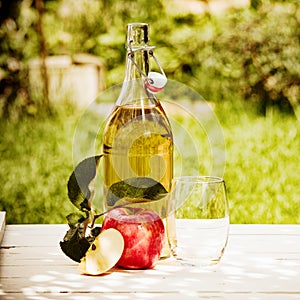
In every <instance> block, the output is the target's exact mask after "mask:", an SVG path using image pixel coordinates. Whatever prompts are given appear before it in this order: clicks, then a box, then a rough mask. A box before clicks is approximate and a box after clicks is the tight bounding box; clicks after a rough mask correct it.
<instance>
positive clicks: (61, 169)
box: [0, 104, 300, 223]
mask: <svg viewBox="0 0 300 300" xmlns="http://www.w3.org/2000/svg"><path fill="white" fill-rule="evenodd" d="M215 111H216V114H217V116H218V119H219V121H220V124H221V127H222V130H223V134H224V139H225V144H226V169H225V173H224V178H225V180H226V184H227V189H228V198H229V203H230V216H231V222H232V223H300V205H299V199H300V198H299V191H300V190H299V182H300V174H299V156H300V137H299V123H298V122H297V120H296V119H295V118H293V117H292V116H285V115H282V114H278V113H273V114H272V113H270V114H268V115H267V116H266V117H265V118H264V117H258V116H256V115H255V113H252V112H251V111H250V110H248V109H244V108H243V107H241V108H240V109H236V108H235V109H233V106H230V105H225V104H222V105H221V104H217V105H216V107H215ZM78 119H79V116H78V114H74V115H70V114H69V113H67V114H66V115H64V112H62V113H61V114H60V115H54V116H52V117H48V118H44V119H41V118H24V119H23V120H22V121H20V122H18V123H13V122H8V121H5V120H0V128H1V132H2V134H1V137H0V153H1V162H0V183H1V196H0V210H5V211H6V212H7V223H65V222H66V219H65V216H66V214H68V213H69V212H71V211H72V210H73V208H72V204H71V203H70V202H69V200H68V198H67V190H66V183H67V180H68V177H69V175H70V174H71V172H72V170H73V157H72V155H73V136H74V132H75V129H76V125H77V122H78ZM178 122H181V124H184V126H187V130H188V131H190V132H193V130H194V129H193V128H194V125H193V122H192V121H190V120H187V119H184V118H183V119H181V120H180V118H179V119H178ZM195 134H196V135H197V134H199V133H195ZM87 135H88V133H87ZM175 138H176V137H175ZM177 140H179V141H180V140H181V138H180V137H177ZM199 140H200V139H199ZM184 142H185V141H184V139H183V140H182V143H183V145H182V146H180V147H183V148H184V147H185V145H184ZM195 145H196V147H201V143H200V144H199V143H195ZM187 148H188V147H187ZM203 149H205V151H206V150H207V145H203ZM205 151H204V154H205V153H206V152H205ZM186 153H187V157H188V151H187V152H186ZM180 159H181V160H182V159H185V157H181V158H180ZM176 162H178V158H177V159H176ZM189 163H191V164H192V163H193V160H190V161H189ZM205 164H207V165H205ZM175 167H176V166H175ZM184 168H185V166H184ZM209 168H210V163H209V162H208V163H207V162H206V163H204V166H203V169H202V170H201V168H200V171H201V172H206V171H207V170H209ZM175 169H176V168H175ZM185 171H186V168H185ZM185 217H188V215H186V216H185Z"/></svg>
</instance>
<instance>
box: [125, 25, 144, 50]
mask: <svg viewBox="0 0 300 300" xmlns="http://www.w3.org/2000/svg"><path fill="white" fill-rule="evenodd" d="M148 42H149V34H148V24H147V23H129V24H127V35H126V47H127V48H128V47H130V48H133V49H134V48H136V47H141V46H142V47H143V46H147V45H148Z"/></svg>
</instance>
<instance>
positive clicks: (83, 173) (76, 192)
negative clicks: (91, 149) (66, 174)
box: [68, 155, 102, 211]
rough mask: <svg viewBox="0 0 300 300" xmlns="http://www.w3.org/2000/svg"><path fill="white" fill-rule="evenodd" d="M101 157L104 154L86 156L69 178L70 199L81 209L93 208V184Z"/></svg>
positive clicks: (88, 209)
mask: <svg viewBox="0 0 300 300" xmlns="http://www.w3.org/2000/svg"><path fill="white" fill-rule="evenodd" d="M101 157H102V155H98V156H93V157H89V158H86V159H85V160H83V161H82V162H80V163H79V164H78V165H77V166H76V168H75V170H74V171H73V173H72V174H71V176H70V178H69V181H68V196H69V199H70V200H71V202H72V203H73V204H74V205H75V206H76V207H77V208H78V209H80V210H81V211H90V210H91V199H92V197H93V187H92V185H93V182H94V178H95V177H96V174H97V168H98V165H99V161H100V158H101Z"/></svg>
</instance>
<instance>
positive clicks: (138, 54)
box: [124, 49, 149, 81]
mask: <svg viewBox="0 0 300 300" xmlns="http://www.w3.org/2000/svg"><path fill="white" fill-rule="evenodd" d="M148 73H149V53H148V51H145V50H138V51H135V52H134V53H133V52H131V50H130V49H128V50H127V58H126V71H125V79H124V80H125V81H130V80H140V79H144V76H147V75H148Z"/></svg>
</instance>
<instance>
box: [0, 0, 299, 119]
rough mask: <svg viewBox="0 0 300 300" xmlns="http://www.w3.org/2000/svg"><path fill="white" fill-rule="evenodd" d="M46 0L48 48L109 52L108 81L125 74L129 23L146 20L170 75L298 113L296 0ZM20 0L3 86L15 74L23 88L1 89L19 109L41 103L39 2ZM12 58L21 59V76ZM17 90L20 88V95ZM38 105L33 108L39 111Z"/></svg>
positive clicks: (226, 96)
mask: <svg viewBox="0 0 300 300" xmlns="http://www.w3.org/2000/svg"><path fill="white" fill-rule="evenodd" d="M44 2H45V8H44V14H43V31H44V36H45V37H46V45H47V52H48V54H49V55H60V54H68V55H73V54H75V53H78V52H85V53H91V54H95V55H98V56H100V57H102V58H103V59H104V61H105V62H106V67H107V75H106V81H107V86H108V87H109V86H112V85H114V84H117V83H120V82H122V80H123V73H124V61H125V48H124V41H125V27H126V24H127V23H128V22H147V23H149V24H150V26H151V33H150V36H151V41H152V44H154V45H156V46H157V50H156V52H157V55H158V57H159V59H160V61H161V63H162V65H163V66H164V68H165V71H166V73H167V75H168V76H169V77H170V78H172V79H175V80H178V81H180V82H183V83H185V84H187V85H189V86H190V87H192V88H194V89H195V90H196V91H197V92H199V93H201V94H202V95H203V96H204V97H205V98H206V99H209V100H210V101H224V100H228V101H232V99H234V98H237V99H239V100H241V99H242V100H248V101H251V102H253V103H254V104H255V105H256V106H257V109H258V111H259V112H260V113H262V114H266V111H267V108H268V107H270V106H276V107H278V108H279V109H280V110H282V111H286V112H288V113H292V112H293V111H295V112H296V113H297V112H298V111H299V99H300V39H299V36H300V26H299V25H300V2H299V1H297V0H291V1H271V0H266V1H251V3H250V4H249V7H244V8H239V9H232V10H230V11H226V12H224V13H222V14H213V13H211V12H210V11H209V10H208V11H207V12H206V13H203V14H193V13H191V12H187V11H186V12H184V11H180V10H178V9H177V10H176V7H174V3H173V2H172V1H168V0H154V1H147V0H134V1H125V2H124V1H117V0H114V1H104V0H103V1H99V0H80V1H78V0H57V1H49V0H48V1H47V0H45V1H44ZM16 3H18V9H19V11H18V12H16V13H15V14H16V18H15V19H13V18H6V19H5V20H4V21H3V22H2V25H1V30H0V37H1V56H0V68H1V70H2V80H1V83H2V85H3V84H6V87H7V86H8V85H9V83H10V82H9V78H13V77H14V76H19V77H20V78H19V79H18V80H16V81H17V82H19V85H20V87H19V88H17V89H14V90H12V91H11V93H9V91H8V89H7V88H6V92H4V87H2V88H1V90H0V94H2V97H3V99H7V98H8V97H10V100H8V101H9V102H10V103H12V102H13V99H12V98H17V97H16V96H18V95H19V96H23V100H22V101H23V102H22V101H21V100H20V101H19V104H18V105H15V108H18V107H20V106H21V107H22V106H25V107H26V106H28V105H29V106H30V105H31V106H32V105H33V104H34V103H31V101H32V97H30V93H29V94H28V93H27V94H26V92H28V91H29V88H28V86H26V82H27V81H26V67H27V64H26V63H27V61H28V60H29V59H30V58H32V57H36V56H38V55H39V47H40V45H39V37H38V35H37V30H36V26H37V20H38V16H37V12H36V9H35V6H34V1H32V0H24V1H17V2H16ZM12 62H18V64H19V66H18V70H19V71H18V72H17V74H16V70H15V68H16V67H15V68H14V69H12V66H16V64H12ZM3 71H4V72H3ZM14 72H15V73H14ZM4 80H6V81H4ZM27 84H28V82H27ZM26 88H27V89H26ZM15 90H19V91H20V93H18V94H13V92H14V91H15ZM25 96H26V97H27V98H26V97H25ZM31 96H32V95H31ZM24 97H25V98H26V99H25V100H24ZM21 98H22V97H21ZM31 106H30V108H31V109H29V110H28V109H27V111H29V113H30V112H32V111H36V110H33V109H32V107H31ZM25 111H26V109H25Z"/></svg>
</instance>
